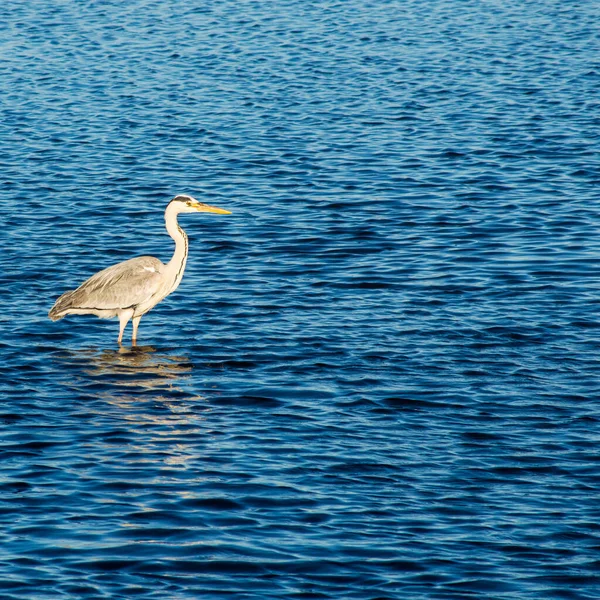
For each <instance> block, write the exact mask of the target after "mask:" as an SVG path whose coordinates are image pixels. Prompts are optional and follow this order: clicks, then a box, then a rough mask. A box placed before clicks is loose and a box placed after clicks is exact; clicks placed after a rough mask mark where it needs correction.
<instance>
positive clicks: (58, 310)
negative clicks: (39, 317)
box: [48, 292, 73, 321]
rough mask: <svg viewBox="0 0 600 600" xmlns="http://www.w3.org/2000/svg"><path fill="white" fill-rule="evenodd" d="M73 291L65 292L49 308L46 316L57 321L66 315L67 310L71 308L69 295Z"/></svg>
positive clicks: (70, 295)
mask: <svg viewBox="0 0 600 600" xmlns="http://www.w3.org/2000/svg"><path fill="white" fill-rule="evenodd" d="M72 295H73V292H65V293H64V294H63V295H62V296H61V297H60V298H59V299H58V300H57V301H56V302H55V303H54V306H53V307H52V308H51V309H50V312H49V313H48V316H49V317H50V319H51V320H52V321H58V320H59V319H62V318H63V317H65V316H66V315H67V311H68V310H69V308H71V306H72V303H71V297H72Z"/></svg>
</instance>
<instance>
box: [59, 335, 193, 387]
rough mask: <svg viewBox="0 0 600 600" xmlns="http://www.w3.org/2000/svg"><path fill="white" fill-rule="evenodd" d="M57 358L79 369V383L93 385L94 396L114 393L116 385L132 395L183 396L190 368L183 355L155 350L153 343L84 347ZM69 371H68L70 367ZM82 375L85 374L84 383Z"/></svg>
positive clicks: (187, 360)
mask: <svg viewBox="0 0 600 600" xmlns="http://www.w3.org/2000/svg"><path fill="white" fill-rule="evenodd" d="M60 360H61V362H63V363H67V365H68V366H70V367H75V368H76V369H75V370H76V371H79V373H80V375H79V377H78V378H77V379H78V381H77V383H78V384H79V385H81V384H82V383H84V384H85V387H88V385H90V384H94V385H95V386H96V387H97V388H98V390H97V391H98V392H99V394H98V395H103V394H102V392H103V391H108V390H110V392H111V393H113V394H114V393H115V392H116V391H117V390H119V388H120V389H121V391H122V392H123V391H125V389H126V390H127V391H128V392H130V393H132V394H144V393H147V392H154V393H156V392H159V393H161V392H162V393H165V394H167V395H169V396H173V395H181V394H184V395H187V394H186V392H185V389H184V387H182V386H183V385H184V383H185V380H186V379H188V378H189V377H190V374H191V372H192V370H193V364H192V362H191V361H190V359H189V358H188V357H187V356H180V355H177V354H171V353H170V351H169V350H158V349H157V348H155V347H153V346H136V347H133V348H124V347H121V348H119V350H98V349H96V348H85V349H82V350H78V351H67V352H65V353H64V354H63V355H62V356H61V357H60ZM69 370H70V371H71V372H72V369H69ZM82 375H85V380H86V381H85V382H84V381H82V377H81V376H82ZM73 383H75V382H73ZM77 387H79V386H77ZM102 388H104V390H103V389H102ZM123 388H125V389H123Z"/></svg>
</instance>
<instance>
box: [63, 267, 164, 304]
mask: <svg viewBox="0 0 600 600" xmlns="http://www.w3.org/2000/svg"><path fill="white" fill-rule="evenodd" d="M163 269H164V265H163V264H162V263H161V262H160V261H159V260H158V259H157V258H154V257H152V256H140V257H138V258H132V259H130V260H126V261H125V262H122V263H119V264H117V265H113V266H112V267H108V268H107V269H104V270H103V271H100V272H99V273H96V274H95V275H93V276H92V277H90V278H89V279H88V280H87V281H86V282H85V283H83V284H82V285H80V286H79V287H78V288H77V289H76V290H74V291H73V292H71V294H72V295H71V297H70V298H69V301H70V302H69V304H70V305H71V306H73V307H79V308H96V309H102V310H106V309H115V308H128V307H133V306H136V305H137V304H140V303H141V302H144V301H145V300H148V299H149V298H150V297H151V296H152V295H154V294H155V293H156V292H157V291H158V289H159V288H160V285H161V283H162V282H163V277H162V271H163Z"/></svg>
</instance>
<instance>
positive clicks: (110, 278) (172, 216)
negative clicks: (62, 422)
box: [48, 195, 231, 346]
mask: <svg viewBox="0 0 600 600" xmlns="http://www.w3.org/2000/svg"><path fill="white" fill-rule="evenodd" d="M196 212H207V213H216V214H219V215H230V214H231V211H229V210H225V209H223V208H217V207H215V206H209V205H208V204H204V203H202V202H198V200H196V199H195V198H192V197H191V196H187V195H178V196H175V197H174V198H173V199H172V200H171V201H170V202H169V204H168V205H167V208H166V210H165V225H166V228H167V233H168V234H169V235H170V236H171V237H172V238H173V240H174V241H175V252H174V253H173V257H172V258H171V260H170V261H169V262H168V263H167V264H164V263H162V262H161V261H160V260H159V259H158V258H155V257H154V256H138V257H136V258H131V259H129V260H126V261H124V262H120V263H118V264H116V265H113V266H112V267H108V268H107V269H103V270H102V271H99V272H98V273H96V274H95V275H92V276H91V277H90V278H89V279H88V280H87V281H85V282H84V283H82V284H81V285H80V286H79V287H78V288H77V289H76V290H71V291H68V292H65V293H64V294H63V295H62V296H60V298H58V300H57V301H56V302H55V304H54V306H53V307H52V308H51V310H50V312H49V313H48V316H49V317H50V319H52V321H58V320H59V319H62V318H63V317H65V316H66V315H96V316H97V317H100V318H101V319H111V318H113V317H118V318H119V338H118V340H117V342H118V344H119V346H122V341H123V332H124V331H125V327H126V326H127V323H129V321H130V320H131V322H132V330H133V331H132V335H131V345H132V346H135V345H136V342H137V332H138V327H139V325H140V319H141V318H142V317H143V316H144V315H145V314H146V313H147V312H148V311H149V310H150V309H152V308H154V307H155V306H156V305H157V304H158V303H159V302H160V301H161V300H163V299H164V298H166V297H167V296H168V295H169V294H170V293H171V292H174V291H175V290H176V289H177V287H178V286H179V284H180V282H181V278H182V277H183V271H184V269H185V264H186V262H187V257H188V236H187V235H186V233H185V231H183V229H181V227H180V226H179V223H178V222H177V215H179V214H181V213H196Z"/></svg>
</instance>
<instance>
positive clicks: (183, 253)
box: [165, 205, 188, 287]
mask: <svg viewBox="0 0 600 600" xmlns="http://www.w3.org/2000/svg"><path fill="white" fill-rule="evenodd" d="M165 225H166V227H167V232H168V233H169V235H170V236H171V237H172V238H173V240H174V241H175V252H173V258H171V260H170V261H169V262H168V263H167V274H168V276H169V277H172V278H173V285H174V286H175V287H177V286H178V285H179V282H180V281H181V278H182V277H183V270H184V269H185V263H186V261H187V257H188V236H187V235H186V233H185V231H183V229H181V227H179V223H178V222H177V213H176V212H175V210H174V207H173V206H172V205H169V206H168V207H167V210H166V211H165Z"/></svg>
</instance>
